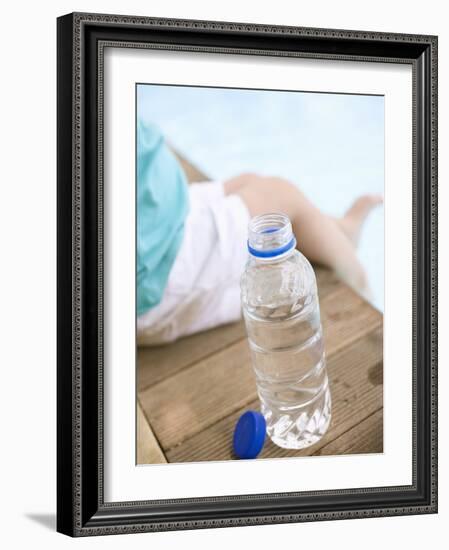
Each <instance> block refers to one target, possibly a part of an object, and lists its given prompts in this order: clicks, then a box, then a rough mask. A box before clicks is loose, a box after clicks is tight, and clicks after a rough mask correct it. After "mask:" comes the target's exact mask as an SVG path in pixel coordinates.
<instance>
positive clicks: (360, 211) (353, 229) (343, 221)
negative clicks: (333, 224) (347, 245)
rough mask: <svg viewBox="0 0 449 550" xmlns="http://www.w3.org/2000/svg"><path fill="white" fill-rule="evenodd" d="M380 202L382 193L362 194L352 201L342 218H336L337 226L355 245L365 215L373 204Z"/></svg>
mask: <svg viewBox="0 0 449 550" xmlns="http://www.w3.org/2000/svg"><path fill="white" fill-rule="evenodd" d="M382 202H383V197H382V195H363V196H362V197H359V198H358V199H356V200H355V201H354V203H353V205H352V206H351V208H349V210H348V211H347V212H346V214H345V215H344V216H343V218H339V219H338V220H337V223H338V224H339V226H340V227H341V228H342V229H343V231H344V232H345V233H346V235H347V236H348V237H349V238H350V239H351V241H352V242H353V243H354V245H355V246H357V244H358V241H359V236H360V230H361V228H362V225H363V222H364V221H365V219H366V217H367V216H368V214H369V213H370V212H371V210H372V209H373V208H374V207H375V206H377V205H379V204H382Z"/></svg>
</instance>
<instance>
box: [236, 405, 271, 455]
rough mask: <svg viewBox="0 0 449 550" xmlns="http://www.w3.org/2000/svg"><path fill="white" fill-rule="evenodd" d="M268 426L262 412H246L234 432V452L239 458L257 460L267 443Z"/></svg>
mask: <svg viewBox="0 0 449 550" xmlns="http://www.w3.org/2000/svg"><path fill="white" fill-rule="evenodd" d="M266 429H267V425H266V422H265V418H264V417H263V415H262V414H261V413H260V412H257V411H246V412H245V413H243V414H242V416H241V417H240V418H239V419H238V422H237V424H236V425H235V430H234V441H233V444H234V452H235V454H236V455H237V456H238V457H239V458H256V456H257V455H258V454H259V453H260V451H261V450H262V448H263V444H264V443H265V432H266Z"/></svg>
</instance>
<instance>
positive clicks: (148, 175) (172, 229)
mask: <svg viewBox="0 0 449 550" xmlns="http://www.w3.org/2000/svg"><path fill="white" fill-rule="evenodd" d="M188 206H189V205H188V189H187V181H186V177H185V175H184V172H183V170H182V168H181V165H180V164H179V162H178V161H177V159H176V157H175V156H174V155H173V153H172V152H171V151H170V150H169V149H168V147H167V145H166V144H165V142H164V138H163V136H162V134H161V132H160V130H159V129H158V128H157V127H156V126H154V125H152V124H145V123H144V122H143V121H141V120H138V122H137V315H141V314H142V313H145V312H146V311H148V310H149V309H150V308H152V307H154V306H155V305H157V304H158V303H159V302H160V301H161V298H162V294H163V292H164V289H165V287H166V285H167V280H168V276H169V274H170V270H171V268H172V266H173V262H174V261H175V258H176V255H177V253H178V250H179V247H180V245H181V241H182V237H183V233H184V221H185V218H186V215H187V212H188Z"/></svg>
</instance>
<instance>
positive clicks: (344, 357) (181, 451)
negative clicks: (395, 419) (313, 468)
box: [166, 329, 383, 462]
mask: <svg viewBox="0 0 449 550" xmlns="http://www.w3.org/2000/svg"><path fill="white" fill-rule="evenodd" d="M327 367H328V373H329V380H330V388H331V395H332V401H333V404H332V422H331V425H330V427H329V430H328V432H327V433H326V434H325V436H324V437H323V438H322V439H321V440H320V441H319V442H318V443H316V444H315V445H313V446H311V447H309V448H307V449H304V450H302V451H288V450H285V449H281V448H280V447H277V446H276V445H274V444H273V443H272V442H271V441H270V440H267V441H266V443H265V446H264V449H263V451H262V453H261V455H260V458H281V457H288V456H291V457H292V456H309V455H312V454H341V453H343V452H345V449H347V448H349V447H350V446H351V449H352V452H353V453H356V452H380V451H379V441H381V439H382V423H381V422H380V423H379V422H378V423H377V424H376V426H377V432H376V431H375V426H374V424H369V425H370V435H365V434H364V430H365V429H366V425H364V424H363V422H364V421H365V419H366V418H367V417H369V416H371V415H372V414H373V413H375V412H378V416H377V417H376V418H378V417H379V416H380V417H381V416H382V410H381V408H382V399H383V395H382V394H383V388H382V385H381V384H379V383H378V379H377V380H376V381H373V380H372V378H371V373H372V372H373V371H374V370H375V371H376V372H379V371H380V373H381V372H382V329H377V330H376V331H374V332H373V333H371V334H367V335H365V336H364V337H363V338H361V339H359V340H357V341H356V342H354V343H353V344H351V346H349V347H347V348H345V349H343V350H340V351H339V352H338V353H336V354H331V355H330V357H329V358H328V364H327ZM259 408H260V404H259V401H258V400H257V399H255V400H253V401H252V402H250V403H248V405H246V406H244V407H242V408H239V409H238V410H237V411H234V412H233V413H232V414H230V415H229V416H227V417H226V418H223V419H222V420H220V421H219V422H217V423H216V424H214V425H212V426H210V427H208V428H207V429H205V430H202V431H201V432H199V433H197V434H195V435H194V436H192V437H191V438H189V439H187V440H185V441H184V442H182V443H181V444H179V445H178V446H175V447H173V448H172V449H170V450H168V452H167V453H166V454H167V458H168V461H169V462H198V461H203V460H231V459H234V458H235V456H234V455H233V453H232V434H233V430H234V427H235V423H236V421H237V419H238V418H239V416H240V415H241V414H242V413H243V412H244V411H245V410H248V409H253V410H258V409H259ZM349 433H350V436H349V435H348V436H346V438H345V439H341V438H343V437H344V436H345V434H349ZM349 437H351V438H352V443H351V444H350V442H349V440H348V438H349Z"/></svg>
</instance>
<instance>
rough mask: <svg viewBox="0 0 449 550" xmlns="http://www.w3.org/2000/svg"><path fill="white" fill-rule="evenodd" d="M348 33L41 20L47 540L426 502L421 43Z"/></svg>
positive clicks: (432, 67) (429, 349)
mask: <svg viewBox="0 0 449 550" xmlns="http://www.w3.org/2000/svg"><path fill="white" fill-rule="evenodd" d="M354 28H356V27H354ZM348 29H350V27H347V30H345V29H343V28H335V29H334V28H325V27H322V26H319V25H318V26H316V27H313V26H311V27H297V26H289V25H276V24H271V25H268V24H266V22H265V23H257V22H254V23H249V22H248V23H238V22H237V23H232V22H225V21H220V20H216V21H214V20H207V19H206V18H204V19H178V18H164V17H152V16H139V17H137V16H132V15H113V14H104V13H79V12H75V13H68V14H66V15H64V16H61V17H59V18H58V23H57V31H58V44H57V51H58V56H57V60H58V70H57V83H58V88H57V100H58V101H57V104H58V109H57V139H56V141H57V146H58V149H57V159H58V162H57V189H58V201H57V234H58V240H57V252H58V261H57V263H58V270H57V280H58V285H57V290H58V292H57V302H58V308H57V316H58V327H57V328H58V332H57V343H58V346H57V365H58V370H57V394H58V402H57V404H58V407H57V418H58V420H57V484H58V491H57V494H58V502H57V530H58V531H59V532H61V533H65V534H67V535H70V536H75V537H78V536H80V537H84V536H96V535H106V534H107V535H111V534H128V533H143V532H150V531H169V530H170V531H171V530H175V531H180V530H185V529H209V528H221V527H234V526H250V525H251V526H256V525H261V524H275V523H295V522H318V521H319V522H322V521H328V520H346V519H353V518H354V519H356V518H374V517H383V516H397V515H411V514H433V513H435V512H436V511H437V440H436V434H437V399H436V390H437V357H438V356H437V336H436V335H437V183H438V182H437V179H438V172H437V150H438V143H437V140H438V135H437V100H438V81H437V65H436V64H437V49H438V37H437V35H433V34H405V30H406V29H404V28H403V26H402V28H401V25H398V29H397V31H396V32H393V31H392V32H386V31H385V29H384V30H379V31H375V30H370V31H368V30H348Z"/></svg>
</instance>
